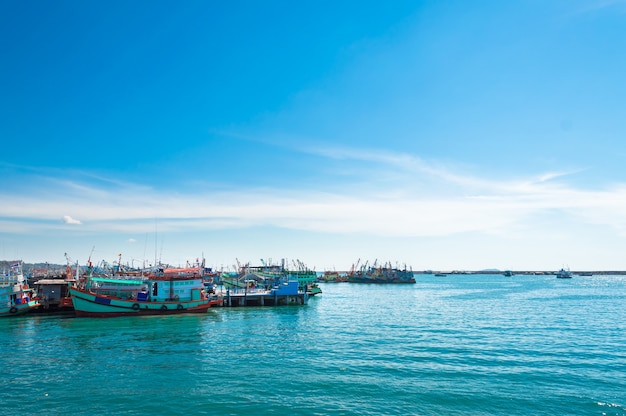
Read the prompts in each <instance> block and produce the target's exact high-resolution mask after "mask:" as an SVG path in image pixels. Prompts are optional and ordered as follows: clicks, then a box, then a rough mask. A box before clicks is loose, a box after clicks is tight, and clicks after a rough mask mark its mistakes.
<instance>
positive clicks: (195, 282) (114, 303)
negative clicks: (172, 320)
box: [69, 268, 222, 317]
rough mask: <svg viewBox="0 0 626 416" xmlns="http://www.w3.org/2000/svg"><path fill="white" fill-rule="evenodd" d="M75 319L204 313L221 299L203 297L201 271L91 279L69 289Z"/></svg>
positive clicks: (220, 301)
mask: <svg viewBox="0 0 626 416" xmlns="http://www.w3.org/2000/svg"><path fill="white" fill-rule="evenodd" d="M69 290H70V294H71V296H72V302H73V304H74V310H75V312H76V316H81V317H114V316H140V315H172V314H183V313H206V312H207V310H208V309H209V308H211V307H214V306H219V305H222V298H221V297H219V296H216V295H211V294H208V293H206V290H205V287H204V284H203V275H202V270H201V268H185V269H161V270H159V271H157V272H151V273H147V274H145V275H140V276H137V275H132V276H125V275H121V276H111V277H94V276H91V275H88V276H87V278H86V280H85V283H84V285H82V287H71V288H70V289H69Z"/></svg>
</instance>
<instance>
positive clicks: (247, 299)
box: [220, 280, 309, 307]
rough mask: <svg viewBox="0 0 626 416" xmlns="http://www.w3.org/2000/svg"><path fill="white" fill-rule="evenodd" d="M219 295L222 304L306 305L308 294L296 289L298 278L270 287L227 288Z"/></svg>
mask: <svg viewBox="0 0 626 416" xmlns="http://www.w3.org/2000/svg"><path fill="white" fill-rule="evenodd" d="M220 295H221V296H222V297H223V299H224V302H223V304H222V306H225V307H237V306H279V305H306V304H307V303H308V301H309V295H308V294H307V293H306V292H303V291H301V290H298V280H289V281H286V282H284V283H280V284H278V285H276V286H273V287H271V288H268V289H266V288H249V287H244V288H229V289H225V290H222V291H221V293H220Z"/></svg>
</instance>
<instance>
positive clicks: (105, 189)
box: [0, 0, 626, 271]
mask: <svg viewBox="0 0 626 416" xmlns="http://www.w3.org/2000/svg"><path fill="white" fill-rule="evenodd" d="M625 51H626V1H623V0H551V1H545V0H511V1H501V0H477V1H471V2H468V1H465V0H448V1H445V2H444V1H435V0H426V1H420V0H410V1H403V0H394V1H392V2H380V1H370V0H358V1H357V0H343V1H340V2H337V1H325V0H321V1H320V0H317V1H308V0H304V1H297V2H294V1H277V0H266V1H240V0H233V1H227V2H226V1H217V0H215V1H212V0H200V1H196V0H186V1H184V2H178V1H163V0H151V1H141V0H136V1H130V2H129V1H120V0H111V1H106V2H85V1H79V0H58V1H49V0H46V1H41V0H32V1H27V2H25V1H22V0H4V1H2V2H0V56H1V58H0V139H1V143H2V151H1V152H0V201H2V203H1V204H0V259H7V260H13V259H22V260H24V261H25V262H50V263H59V264H65V262H66V260H68V259H69V260H71V261H72V262H74V261H78V262H80V263H81V264H84V263H86V262H87V260H88V259H91V260H92V261H93V262H97V261H100V260H106V261H108V262H112V261H116V260H118V259H119V256H120V255H121V258H122V261H123V262H124V263H127V264H132V265H133V266H141V265H145V264H154V262H155V261H161V262H165V263H169V264H171V265H184V264H185V263H186V262H187V261H191V262H193V261H195V260H196V259H198V258H205V259H206V264H207V265H208V266H211V267H214V268H216V269H224V270H226V269H229V268H231V269H232V267H233V265H235V264H238V263H239V264H244V263H250V264H252V265H260V264H261V259H263V261H265V262H272V263H277V262H279V261H281V259H286V261H287V262H288V264H293V263H292V262H293V261H296V260H299V261H301V262H303V263H304V264H306V265H307V266H308V267H311V268H314V269H316V270H320V271H321V270H348V269H350V267H351V266H352V265H353V264H355V263H356V262H357V261H359V262H360V264H363V263H364V262H368V263H369V264H372V263H373V262H378V263H387V262H389V263H391V264H392V265H394V266H396V265H397V266H401V267H404V266H405V265H406V267H411V268H413V270H415V271H419V270H425V269H431V270H446V271H449V270H483V269H492V268H495V269H500V270H509V269H510V270H558V269H559V268H561V267H570V268H571V269H572V270H626V256H625V255H624V253H625V252H626V163H624V162H625V161H626V140H625V139H626V137H625V136H626V135H625V133H626V83H625V82H624V74H626V53H625Z"/></svg>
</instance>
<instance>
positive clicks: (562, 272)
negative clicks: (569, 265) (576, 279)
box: [556, 268, 572, 279]
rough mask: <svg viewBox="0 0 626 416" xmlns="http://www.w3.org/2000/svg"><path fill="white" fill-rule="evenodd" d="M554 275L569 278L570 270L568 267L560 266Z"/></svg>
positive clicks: (570, 276) (559, 277) (570, 275)
mask: <svg viewBox="0 0 626 416" xmlns="http://www.w3.org/2000/svg"><path fill="white" fill-rule="evenodd" d="M556 277H557V279H571V278H572V272H570V271H569V269H565V268H561V270H559V271H558V272H557V273H556Z"/></svg>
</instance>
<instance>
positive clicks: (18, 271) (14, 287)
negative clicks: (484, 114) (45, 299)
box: [0, 261, 39, 316]
mask: <svg viewBox="0 0 626 416" xmlns="http://www.w3.org/2000/svg"><path fill="white" fill-rule="evenodd" d="M34 298H35V291H34V289H32V288H30V287H29V286H28V283H27V282H26V279H25V278H24V273H23V271H22V262H21V261H18V262H16V263H13V264H11V265H10V267H9V271H8V272H5V273H3V274H2V278H1V279H0V316H13V315H21V314H24V313H27V312H30V311H31V310H33V309H35V308H37V307H38V306H39V302H38V301H37V300H36V299H34Z"/></svg>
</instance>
